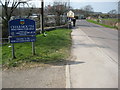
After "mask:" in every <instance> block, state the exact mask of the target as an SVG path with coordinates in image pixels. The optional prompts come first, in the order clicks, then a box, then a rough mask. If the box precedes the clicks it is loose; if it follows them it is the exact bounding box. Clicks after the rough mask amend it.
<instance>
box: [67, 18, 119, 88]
mask: <svg viewBox="0 0 120 90" xmlns="http://www.w3.org/2000/svg"><path fill="white" fill-rule="evenodd" d="M71 35H72V41H73V44H72V51H71V52H72V53H71V54H72V56H73V58H72V61H74V62H75V63H74V64H70V65H69V77H70V79H69V81H70V88H118V33H117V30H114V29H109V28H104V27H102V26H99V25H96V24H92V23H89V22H87V21H85V20H78V21H77V26H76V27H75V28H73V30H72V34H71ZM68 85H69V84H68Z"/></svg>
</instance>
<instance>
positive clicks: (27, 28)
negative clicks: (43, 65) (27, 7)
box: [9, 19, 36, 58]
mask: <svg viewBox="0 0 120 90" xmlns="http://www.w3.org/2000/svg"><path fill="white" fill-rule="evenodd" d="M35 35H36V27H35V21H34V20H30V19H15V20H11V21H10V22H9V40H10V43H12V58H15V51H14V43H23V42H32V54H33V55H35V47H34V42H35V41H36V36H35Z"/></svg>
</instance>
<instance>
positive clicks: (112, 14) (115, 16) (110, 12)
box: [108, 9, 117, 18]
mask: <svg viewBox="0 0 120 90" xmlns="http://www.w3.org/2000/svg"><path fill="white" fill-rule="evenodd" d="M108 14H109V16H110V18H117V10H115V9H114V10H111V11H109V12H108Z"/></svg>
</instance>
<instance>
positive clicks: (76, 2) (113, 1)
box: [33, 0, 119, 13]
mask: <svg viewBox="0 0 120 90" xmlns="http://www.w3.org/2000/svg"><path fill="white" fill-rule="evenodd" d="M44 1H45V5H48V4H52V3H53V2H54V1H66V2H70V6H72V7H73V8H75V9H80V8H82V7H84V6H86V5H91V6H92V7H93V9H94V11H95V12H103V13H107V12H109V11H110V10H113V9H118V7H117V6H118V4H117V2H118V1H119V0H44ZM33 2H34V3H35V5H36V6H37V7H40V0H34V1H33Z"/></svg>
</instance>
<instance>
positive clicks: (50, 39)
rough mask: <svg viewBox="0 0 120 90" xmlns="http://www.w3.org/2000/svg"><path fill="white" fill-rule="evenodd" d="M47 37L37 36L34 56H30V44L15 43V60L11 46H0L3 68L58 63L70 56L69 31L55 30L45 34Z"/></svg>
mask: <svg viewBox="0 0 120 90" xmlns="http://www.w3.org/2000/svg"><path fill="white" fill-rule="evenodd" d="M46 33H47V37H44V36H43V35H37V36H36V37H37V40H36V42H35V50H36V55H34V56H33V55H32V48H31V45H32V44H31V43H30V42H26V43H15V55H16V57H17V58H16V59H12V58H11V57H12V55H11V54H12V53H11V47H10V46H11V44H6V45H3V46H2V64H3V66H4V67H9V68H10V67H18V66H20V65H21V64H23V63H31V62H33V63H44V64H53V63H59V62H62V61H64V60H66V58H68V57H69V55H70V47H71V36H70V34H71V30H68V29H57V30H54V31H49V32H46Z"/></svg>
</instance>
